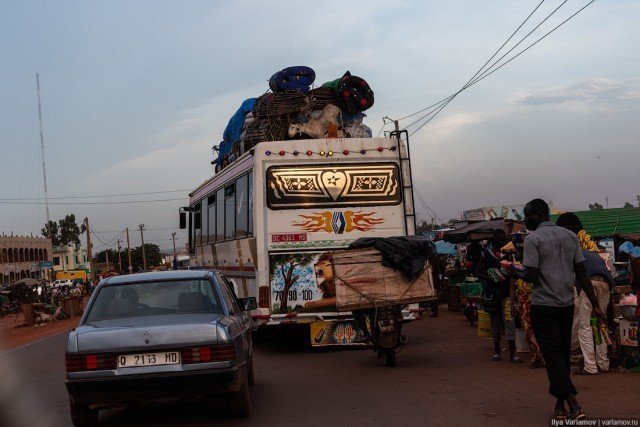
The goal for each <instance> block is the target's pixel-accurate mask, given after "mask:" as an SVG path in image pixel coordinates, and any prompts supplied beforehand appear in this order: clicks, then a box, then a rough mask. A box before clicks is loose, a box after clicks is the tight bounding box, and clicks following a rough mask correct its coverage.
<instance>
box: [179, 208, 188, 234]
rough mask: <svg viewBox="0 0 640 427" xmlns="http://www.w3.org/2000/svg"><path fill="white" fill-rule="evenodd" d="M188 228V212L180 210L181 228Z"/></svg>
mask: <svg viewBox="0 0 640 427" xmlns="http://www.w3.org/2000/svg"><path fill="white" fill-rule="evenodd" d="M185 228H187V213H186V212H180V230H184V229H185Z"/></svg>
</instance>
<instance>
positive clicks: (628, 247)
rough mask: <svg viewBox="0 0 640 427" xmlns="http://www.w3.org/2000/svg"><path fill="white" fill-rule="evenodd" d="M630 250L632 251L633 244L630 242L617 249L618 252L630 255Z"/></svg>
mask: <svg viewBox="0 0 640 427" xmlns="http://www.w3.org/2000/svg"><path fill="white" fill-rule="evenodd" d="M631 249H633V243H631V242H624V243H623V244H621V245H620V248H619V250H620V252H624V253H625V254H629V253H631Z"/></svg>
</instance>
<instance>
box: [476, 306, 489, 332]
mask: <svg viewBox="0 0 640 427" xmlns="http://www.w3.org/2000/svg"><path fill="white" fill-rule="evenodd" d="M478 336H479V337H481V338H491V317H489V313H487V312H486V311H484V310H478Z"/></svg>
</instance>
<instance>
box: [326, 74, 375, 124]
mask: <svg viewBox="0 0 640 427" xmlns="http://www.w3.org/2000/svg"><path fill="white" fill-rule="evenodd" d="M322 86H325V87H330V88H332V89H333V90H334V91H335V92H336V93H337V94H338V96H339V97H340V100H341V101H342V105H343V107H344V108H343V109H344V110H345V111H347V112H348V113H349V114H355V113H357V112H358V111H365V110H367V109H369V108H371V107H372V106H373V101H374V96H373V90H371V88H370V87H369V84H368V83H367V82H366V81H365V80H364V79H363V78H361V77H357V76H352V75H351V73H350V72H349V71H347V72H346V73H344V76H342V77H340V78H339V79H336V80H333V81H331V82H327V83H325V84H323V85H322Z"/></svg>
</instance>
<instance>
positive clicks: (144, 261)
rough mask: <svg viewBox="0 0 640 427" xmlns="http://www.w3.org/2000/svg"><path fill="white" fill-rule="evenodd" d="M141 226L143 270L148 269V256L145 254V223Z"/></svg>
mask: <svg viewBox="0 0 640 427" xmlns="http://www.w3.org/2000/svg"><path fill="white" fill-rule="evenodd" d="M138 227H139V228H140V240H142V268H143V270H145V271H146V270H147V257H146V256H145V255H144V233H143V231H144V230H145V228H144V224H140V225H139V226H138Z"/></svg>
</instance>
